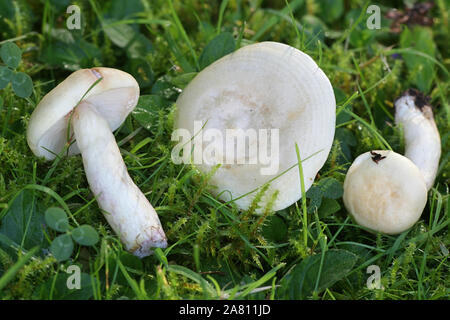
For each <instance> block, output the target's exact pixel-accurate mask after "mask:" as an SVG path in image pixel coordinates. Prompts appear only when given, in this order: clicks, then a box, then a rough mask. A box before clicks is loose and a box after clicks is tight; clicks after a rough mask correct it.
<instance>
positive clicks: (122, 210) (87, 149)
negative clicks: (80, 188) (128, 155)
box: [72, 101, 167, 257]
mask: <svg viewBox="0 0 450 320" xmlns="http://www.w3.org/2000/svg"><path fill="white" fill-rule="evenodd" d="M72 125H73V130H74V135H75V139H76V141H77V144H78V148H79V150H80V151H81V154H82V157H83V165H84V169H85V172H86V177H87V180H88V182H89V186H90V188H91V190H92V192H93V193H94V195H95V196H96V197H97V202H98V204H99V207H100V208H101V209H102V210H103V212H104V215H105V218H106V220H107V221H108V223H109V224H110V225H111V227H112V228H113V230H114V231H115V232H116V233H117V234H118V235H119V237H120V239H121V241H122V242H123V244H124V245H125V247H126V249H127V250H129V251H131V252H133V254H134V255H136V256H138V257H145V256H148V255H150V254H151V250H150V248H152V247H161V248H164V247H166V246H167V240H166V236H165V234H164V231H163V229H162V226H161V223H160V221H159V218H158V215H157V214H156V211H155V209H154V208H153V207H152V205H151V204H150V202H149V201H148V200H147V198H146V197H145V195H144V194H143V193H142V192H141V191H140V190H139V188H138V187H137V186H136V185H135V184H134V182H133V181H132V179H131V178H130V176H129V174H128V171H127V168H126V166H125V163H124V161H123V159H122V157H121V154H120V150H119V147H118V146H117V144H116V141H115V138H114V135H113V134H112V132H111V128H110V127H109V124H108V122H107V121H106V120H105V119H104V118H103V117H102V116H100V115H99V114H98V113H97V112H96V111H95V109H94V108H93V107H92V106H91V105H90V103H89V102H85V101H83V102H81V103H80V104H79V105H78V107H77V108H75V110H74V114H73V116H72Z"/></svg>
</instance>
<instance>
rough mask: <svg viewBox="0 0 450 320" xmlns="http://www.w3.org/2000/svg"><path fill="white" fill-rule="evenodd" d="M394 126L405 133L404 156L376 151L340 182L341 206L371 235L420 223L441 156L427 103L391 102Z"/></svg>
mask: <svg viewBox="0 0 450 320" xmlns="http://www.w3.org/2000/svg"><path fill="white" fill-rule="evenodd" d="M395 120H396V123H397V124H398V125H401V126H403V129H404V133H405V156H402V155H400V154H398V153H396V152H394V151H385V150H384V151H383V150H375V151H370V152H366V153H364V154H362V155H360V156H358V157H357V158H356V159H355V161H354V162H353V163H352V165H351V166H350V168H349V170H348V172H347V175H346V177H345V181H344V195H343V200H344V205H345V207H346V208H347V210H348V211H349V213H350V215H351V216H352V217H353V218H354V220H355V221H356V222H357V223H358V224H360V225H361V226H364V227H366V228H368V229H370V230H373V231H377V232H382V233H385V234H398V233H401V232H403V231H405V230H407V229H409V228H410V227H412V226H413V225H414V224H415V223H416V222H417V221H418V220H419V218H420V216H421V214H422V212H423V209H424V208H425V205H426V202H427V192H428V190H429V189H430V188H431V187H432V185H433V183H434V179H435V177H436V172H437V168H438V164H439V157H440V154H441V141H440V137H439V132H438V130H437V127H436V124H435V122H434V117H433V111H432V109H431V106H430V105H428V101H427V99H426V98H425V97H424V96H423V95H422V94H421V93H420V92H418V91H417V90H411V89H410V90H408V91H406V92H405V93H404V94H403V95H402V96H401V97H400V98H399V99H397V100H396V102H395Z"/></svg>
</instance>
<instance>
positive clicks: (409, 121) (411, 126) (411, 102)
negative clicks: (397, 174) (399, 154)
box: [395, 89, 441, 190]
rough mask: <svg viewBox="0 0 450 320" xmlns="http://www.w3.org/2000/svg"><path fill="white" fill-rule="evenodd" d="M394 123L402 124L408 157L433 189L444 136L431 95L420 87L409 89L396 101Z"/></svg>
mask: <svg viewBox="0 0 450 320" xmlns="http://www.w3.org/2000/svg"><path fill="white" fill-rule="evenodd" d="M395 122H396V123H397V124H398V125H401V126H402V127H403V131H404V136H405V157H407V158H409V159H411V161H412V162H414V164H415V165H416V166H417V167H418V168H419V169H420V172H422V175H423V177H424V179H425V183H426V185H427V190H430V189H431V187H432V186H433V184H434V179H435V178H436V174H437V170H438V167H439V158H440V157H441V138H440V136H439V131H438V129H437V127H436V123H435V121H434V116H433V109H432V108H431V106H430V104H429V98H428V97H425V96H424V95H423V94H422V93H421V92H419V91H418V90H414V89H409V90H407V91H406V92H405V93H404V94H403V95H402V96H401V97H400V98H399V99H397V100H396V101H395Z"/></svg>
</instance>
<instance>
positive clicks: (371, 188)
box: [343, 150, 427, 234]
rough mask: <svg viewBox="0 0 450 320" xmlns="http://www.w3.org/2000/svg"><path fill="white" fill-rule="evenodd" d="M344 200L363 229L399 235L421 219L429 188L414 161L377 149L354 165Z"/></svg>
mask: <svg viewBox="0 0 450 320" xmlns="http://www.w3.org/2000/svg"><path fill="white" fill-rule="evenodd" d="M383 157H385V158H383ZM343 199H344V204H345V207H346V208H347V210H348V211H349V213H350V214H351V216H352V217H353V218H354V219H355V221H356V222H357V223H358V224H360V225H361V226H364V227H366V228H369V229H371V230H374V231H378V232H382V233H386V234H398V233H401V232H403V231H405V230H407V229H409V228H410V227H411V226H412V225H413V224H414V223H416V222H417V220H419V218H420V215H421V214H422V211H423V209H424V208H425V204H426V202H427V187H426V184H425V180H424V178H423V176H422V174H421V172H420V170H419V169H418V168H417V166H416V165H415V164H414V163H413V162H412V161H411V160H409V159H408V158H406V157H404V156H402V155H400V154H398V153H396V152H393V151H385V150H375V151H372V153H371V152H366V153H363V154H361V155H360V156H358V157H357V158H356V159H355V161H354V162H353V164H352V165H351V167H350V169H349V170H348V172H347V175H346V177H345V182H344V196H343Z"/></svg>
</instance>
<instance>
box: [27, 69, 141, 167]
mask: <svg viewBox="0 0 450 320" xmlns="http://www.w3.org/2000/svg"><path fill="white" fill-rule="evenodd" d="M99 78H103V79H102V80H101V81H100V82H99V83H98V84H97V85H96V86H94V87H93V88H92V90H90V91H89V92H88V93H87V95H86V96H85V98H84V101H87V102H89V103H90V105H92V106H93V107H94V108H95V110H96V111H97V112H98V113H99V114H100V115H101V116H102V117H103V118H104V119H106V120H107V121H108V124H109V126H110V128H111V130H112V131H114V130H116V129H117V128H118V127H119V126H120V125H121V124H122V123H123V121H124V120H125V119H126V117H127V116H128V114H129V113H130V112H131V111H132V110H133V108H134V107H135V106H136V104H137V101H138V99H139V85H138V83H137V82H136V80H135V79H134V78H133V77H132V76H131V75H130V74H128V73H126V72H123V71H120V70H117V69H112V68H103V67H102V68H92V69H82V70H78V71H75V72H73V73H72V74H71V75H69V76H68V77H67V78H66V79H65V80H64V81H63V82H61V83H60V84H58V85H57V86H56V87H55V88H54V89H53V90H51V91H50V92H49V93H48V94H47V95H46V96H45V97H44V98H43V99H42V100H41V101H40V103H39V104H38V105H37V107H36V109H35V110H34V112H33V114H32V115H31V118H30V121H29V124H28V130H27V140H28V145H29V146H30V148H31V150H32V151H33V153H34V154H35V155H37V156H39V157H45V158H46V159H47V160H52V159H54V158H55V154H58V153H59V152H60V151H61V150H62V149H63V148H64V145H65V144H66V142H67V128H68V120H69V118H70V114H71V112H72V109H73V108H74V107H75V106H76V105H77V103H78V102H79V101H80V99H81V98H82V97H83V95H84V94H85V93H86V92H87V91H88V89H89V88H90V87H91V86H92V84H93V83H94V82H95V81H96V80H98V79H99ZM47 150H50V151H51V152H49V151H47ZM78 153H79V150H78V146H77V145H76V143H74V144H73V145H72V146H71V147H70V149H69V154H78Z"/></svg>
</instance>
